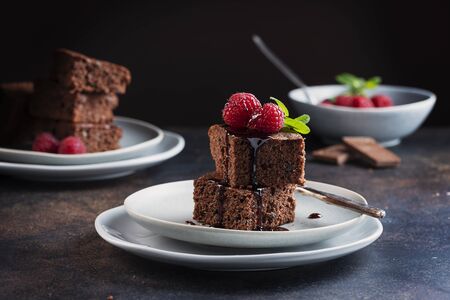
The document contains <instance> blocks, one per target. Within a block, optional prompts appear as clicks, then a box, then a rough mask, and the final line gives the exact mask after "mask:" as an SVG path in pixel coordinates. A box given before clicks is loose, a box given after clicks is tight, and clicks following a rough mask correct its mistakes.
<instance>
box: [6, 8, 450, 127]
mask: <svg viewBox="0 0 450 300" xmlns="http://www.w3.org/2000/svg"><path fill="white" fill-rule="evenodd" d="M449 6H450V5H449V2H448V1H418V2H417V4H416V3H414V2H412V1H408V2H406V1H405V2H403V1H401V2H398V1H396V2H394V1H392V2H387V1H386V2H384V1H245V2H244V1H214V2H213V1H186V2H182V3H179V2H174V1H160V2H149V1H127V3H125V1H121V2H119V1H104V2H101V1H71V2H68V1H58V2H56V1H55V2H45V1H34V2H24V1H14V3H9V4H8V5H6V4H4V3H2V9H1V11H2V17H1V18H0V19H1V21H0V22H1V26H2V46H1V51H2V55H1V74H0V76H1V78H0V80H1V81H2V82H5V81H18V80H28V79H34V78H38V77H45V76H46V73H47V70H48V67H49V64H50V59H51V53H52V50H53V49H55V48H58V47H66V48H69V49H73V50H78V51H81V52H83V53H85V54H88V55H90V56H94V57H97V58H101V59H105V60H109V61H112V62H116V63H119V64H123V65H125V66H127V67H128V68H130V70H131V71H132V75H133V82H132V84H131V86H130V87H129V90H128V92H127V94H126V95H124V96H122V97H121V104H120V108H119V109H118V111H117V114H120V115H126V116H131V117H136V118H140V119H144V120H148V121H150V122H153V123H155V124H158V125H163V126H164V125H208V124H210V123H212V122H217V121H219V120H220V109H221V108H222V107H223V105H224V103H225V100H226V98H227V97H228V96H229V95H230V94H231V93H233V92H235V91H249V92H253V93H255V94H256V95H257V96H258V97H259V98H260V99H263V100H265V99H268V97H269V96H277V97H279V98H281V99H283V98H284V99H286V98H287V92H288V91H289V90H290V89H292V88H294V86H293V85H292V84H291V83H290V82H289V81H288V80H287V79H285V78H284V77H283V76H282V75H281V74H280V73H279V72H278V71H276V70H275V69H274V68H273V67H272V66H271V65H270V63H269V62H268V61H266V59H265V58H264V57H263V56H262V55H261V54H260V53H259V52H258V51H257V49H256V48H255V47H254V45H253V44H252V43H251V40H250V37H251V35H252V34H253V33H258V34H259V35H261V37H262V38H263V39H264V40H265V41H266V42H267V43H268V44H269V45H270V46H271V47H272V48H273V50H274V51H276V52H277V53H278V54H279V55H280V56H281V57H282V58H283V59H284V60H285V61H286V62H287V63H288V64H289V65H290V66H291V67H292V68H293V69H294V70H295V71H296V72H298V74H299V75H300V76H301V77H302V78H303V79H304V80H305V81H306V82H307V83H308V84H310V85H315V84H327V83H333V81H334V76H335V75H336V74H338V73H340V72H343V71H347V72H352V73H355V74H358V75H361V76H365V77H366V76H367V77H368V76H372V75H381V76H382V77H383V79H384V82H385V83H388V84H394V85H406V86H417V87H421V88H425V89H429V90H431V91H433V92H435V93H436V94H437V96H438V101H437V105H436V106H435V109H434V111H433V112H432V114H431V116H430V117H429V119H428V120H427V122H426V124H427V125H450V118H449V117H448V113H450V101H449V98H450V95H449V94H450V93H449V88H448V86H449V80H450V78H449V76H448V70H450V59H449V53H450V51H449V50H450V49H449V36H450V34H449V28H450V24H449V16H450V9H449V8H450V7H449Z"/></svg>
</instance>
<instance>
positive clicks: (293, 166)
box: [208, 125, 305, 188]
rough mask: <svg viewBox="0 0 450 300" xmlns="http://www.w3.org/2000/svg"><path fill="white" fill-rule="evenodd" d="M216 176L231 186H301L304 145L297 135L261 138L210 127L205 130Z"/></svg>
mask: <svg viewBox="0 0 450 300" xmlns="http://www.w3.org/2000/svg"><path fill="white" fill-rule="evenodd" d="M208 135H209V139H210V148H211V155H212V157H213V159H214V161H215V165H216V172H217V175H218V177H219V178H220V179H221V180H222V181H224V182H226V183H227V184H228V185H229V186H231V187H241V188H242V187H243V188H249V187H252V186H258V187H268V186H282V185H285V184H299V185H303V184H304V182H305V179H304V164H305V143H304V140H303V137H302V136H301V135H300V134H297V133H290V132H278V133H275V134H270V135H266V136H262V135H260V134H256V133H254V132H251V131H248V130H242V131H236V130H231V129H230V128H228V127H227V126H225V125H213V126H211V127H210V128H209V131H208Z"/></svg>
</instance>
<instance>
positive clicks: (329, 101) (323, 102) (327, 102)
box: [320, 99, 334, 106]
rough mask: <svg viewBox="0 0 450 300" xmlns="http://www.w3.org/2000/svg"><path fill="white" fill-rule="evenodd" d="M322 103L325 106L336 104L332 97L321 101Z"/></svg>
mask: <svg viewBox="0 0 450 300" xmlns="http://www.w3.org/2000/svg"><path fill="white" fill-rule="evenodd" d="M320 105H323V106H330V105H334V103H333V101H331V100H330V99H325V100H323V101H322V102H320Z"/></svg>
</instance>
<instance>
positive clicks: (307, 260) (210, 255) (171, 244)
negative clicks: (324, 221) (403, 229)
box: [95, 206, 383, 271]
mask: <svg viewBox="0 0 450 300" xmlns="http://www.w3.org/2000/svg"><path fill="white" fill-rule="evenodd" d="M95 229H96V230H97V232H98V234H99V235H100V236H101V237H102V238H103V239H104V240H105V241H107V242H108V243H110V244H112V245H114V246H116V247H119V248H121V249H123V250H125V251H128V252H131V253H133V254H135V255H138V256H141V257H144V258H147V259H151V260H156V261H160V262H165V263H170V264H175V265H181V266H185V267H190V268H196V269H205V270H217V271H219V270H220V271H256V270H270V269H282V268H289V267H294V266H300V265H306V264H312V263H317V262H323V261H327V260H332V259H335V258H338V257H341V256H344V255H348V254H350V253H353V252H355V251H358V250H360V249H362V248H364V247H367V246H368V245H370V244H371V243H373V242H374V241H375V240H376V239H378V237H379V236H380V235H381V233H382V232H383V226H382V225H381V223H380V221H378V220H376V219H374V218H371V217H367V218H365V219H364V220H362V222H360V223H359V224H356V225H355V226H354V227H353V228H352V229H350V230H349V231H346V232H345V233H343V234H341V235H338V236H336V237H334V238H331V239H328V240H326V241H322V242H320V243H315V244H311V245H305V246H300V247H290V248H270V249H245V248H225V247H214V246H206V245H200V244H193V243H187V242H182V241H178V240H174V239H170V238H167V237H164V236H161V235H159V234H157V233H154V232H152V231H151V230H148V229H146V228H144V227H142V226H140V225H139V224H137V223H136V222H134V221H133V220H132V219H131V218H130V217H129V216H128V214H127V213H126V211H125V208H124V207H123V206H120V207H116V208H112V209H109V210H107V211H105V212H103V213H101V214H100V215H99V216H98V217H97V218H96V220H95Z"/></svg>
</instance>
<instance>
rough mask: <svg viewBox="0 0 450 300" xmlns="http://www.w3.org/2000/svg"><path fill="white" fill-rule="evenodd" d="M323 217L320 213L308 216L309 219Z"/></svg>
mask: <svg viewBox="0 0 450 300" xmlns="http://www.w3.org/2000/svg"><path fill="white" fill-rule="evenodd" d="M320 218H322V215H321V214H320V213H312V214H310V215H309V216H308V219H320Z"/></svg>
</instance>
